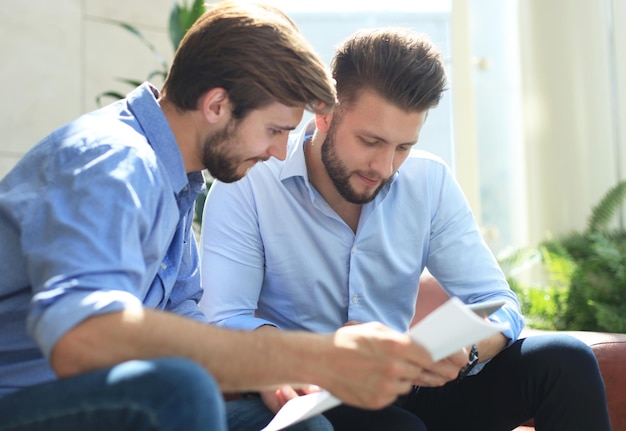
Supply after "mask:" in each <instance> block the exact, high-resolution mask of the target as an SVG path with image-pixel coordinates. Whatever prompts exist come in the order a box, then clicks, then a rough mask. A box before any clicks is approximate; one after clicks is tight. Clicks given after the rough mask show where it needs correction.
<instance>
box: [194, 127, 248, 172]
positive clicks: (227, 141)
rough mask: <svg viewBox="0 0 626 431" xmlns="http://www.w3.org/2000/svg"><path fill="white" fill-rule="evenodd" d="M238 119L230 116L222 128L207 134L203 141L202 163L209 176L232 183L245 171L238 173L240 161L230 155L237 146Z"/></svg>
mask: <svg viewBox="0 0 626 431" xmlns="http://www.w3.org/2000/svg"><path fill="white" fill-rule="evenodd" d="M238 125H239V121H238V120H235V119H233V118H231V119H230V120H229V121H228V124H226V126H225V127H224V128H223V129H222V130H219V131H217V132H215V133H214V134H213V135H210V136H208V137H207V138H206V139H205V141H204V146H203V149H204V152H203V154H202V164H203V165H204V167H205V168H207V170H208V171H209V173H210V174H211V176H212V177H213V178H215V179H218V180H220V181H222V182H224V183H232V182H235V181H238V180H240V179H241V178H243V176H244V175H245V173H243V174H242V173H238V172H237V168H238V167H239V163H240V161H239V160H237V159H236V158H235V157H234V156H232V154H231V153H232V152H233V151H232V150H233V148H235V147H236V146H237V143H236V138H237V133H236V130H237V126H238Z"/></svg>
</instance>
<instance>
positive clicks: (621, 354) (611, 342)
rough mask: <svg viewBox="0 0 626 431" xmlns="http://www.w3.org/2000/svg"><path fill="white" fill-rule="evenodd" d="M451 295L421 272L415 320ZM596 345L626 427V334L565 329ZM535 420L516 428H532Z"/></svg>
mask: <svg viewBox="0 0 626 431" xmlns="http://www.w3.org/2000/svg"><path fill="white" fill-rule="evenodd" d="M447 299H448V295H447V294H446V293H445V292H444V290H443V289H442V288H441V286H440V285H439V283H438V282H437V280H435V279H434V278H433V277H432V276H431V275H429V274H427V275H424V276H422V278H421V280H420V290H419V295H418V299H417V305H416V308H415V317H414V319H413V322H414V323H415V322H418V321H419V320H420V319H422V318H423V317H424V316H426V315H427V314H428V313H430V312H431V311H432V310H434V309H435V308H437V307H438V306H439V305H441V304H443V303H444V302H445V301H446V300H447ZM542 332H545V331H539V330H534V329H528V328H527V329H524V331H523V332H522V337H532V336H533V335H536V334H540V333H542ZM564 333H567V334H570V335H572V336H574V337H577V338H578V339H580V340H582V341H583V342H585V343H587V344H588V345H589V346H591V348H592V349H593V352H594V353H595V355H596V358H597V359H598V363H599V365H600V371H601V372H602V377H603V379H604V385H605V388H606V396H607V400H608V405H609V415H610V417H611V426H612V429H613V431H626V334H612V333H605V332H591V331H564ZM534 429H535V427H534V426H533V423H532V421H530V422H528V423H527V424H525V425H524V426H521V427H519V428H517V429H516V430H515V431H533V430H534Z"/></svg>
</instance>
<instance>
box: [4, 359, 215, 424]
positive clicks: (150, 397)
mask: <svg viewBox="0 0 626 431" xmlns="http://www.w3.org/2000/svg"><path fill="white" fill-rule="evenodd" d="M226 429H227V428H226V412H225V408H224V402H223V398H222V395H221V393H220V389H219V388H218V386H217V384H216V383H215V381H214V380H213V378H212V377H211V376H210V375H209V374H208V373H207V372H206V371H205V370H204V369H203V368H202V367H200V366H199V365H198V364H196V363H195V362H192V361H188V360H186V359H178V358H167V359H155V360H145V361H129V362H125V363H122V364H120V365H117V366H114V367H112V368H108V369H102V370H98V371H94V372H89V373H85V374H81V375H78V376H75V377H70V378H66V379H60V380H56V381H52V382H48V383H43V384H40V385H36V386H32V387H29V388H26V389H22V390H20V391H18V392H15V393H13V394H10V395H8V396H5V397H3V398H0V431H36V430H41V431H74V430H76V431H78V430H80V431H85V430H89V431H100V430H101V431H111V430H115V431H148V430H150V431H200V430H202V431H226Z"/></svg>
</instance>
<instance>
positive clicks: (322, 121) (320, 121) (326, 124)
mask: <svg viewBox="0 0 626 431" xmlns="http://www.w3.org/2000/svg"><path fill="white" fill-rule="evenodd" d="M332 121H333V113H332V112H329V113H328V114H315V127H316V128H317V130H319V131H321V132H323V133H328V129H329V128H330V123H331V122H332Z"/></svg>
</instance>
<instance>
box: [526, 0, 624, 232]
mask: <svg viewBox="0 0 626 431" xmlns="http://www.w3.org/2000/svg"><path fill="white" fill-rule="evenodd" d="M625 3H626V2H624V1H622V0H550V1H546V0H523V1H520V37H521V47H522V50H521V63H522V84H523V93H522V100H523V109H524V134H525V150H526V157H527V169H528V170H527V178H528V182H527V191H528V203H529V210H528V214H527V220H528V223H529V232H530V238H529V240H530V242H531V243H533V242H535V241H539V240H541V239H543V238H545V236H546V235H547V234H549V233H553V234H560V233H563V232H567V231H570V230H573V229H582V228H584V227H585V225H586V221H587V217H588V215H589V213H590V211H591V208H592V206H593V205H595V204H596V203H597V202H598V201H599V199H600V198H601V197H602V195H604V193H605V192H606V191H607V190H608V188H609V187H611V186H613V185H615V184H616V183H617V182H618V181H619V180H623V179H624V177H625V175H624V173H625V172H626V168H625V167H626V128H625V127H626V117H625V115H626V113H625V112H624V109H626V31H625V29H624V28H623V25H621V24H622V23H624V22H626V6H625ZM608 6H610V8H609V7H608ZM611 9H612V11H613V15H612V16H611V15H609V14H608V12H609V11H610V10H611ZM611 25H612V26H614V28H615V34H614V37H612V35H611V33H610V32H609V31H608V30H609V29H610V28H611ZM612 46H614V47H615V49H614V50H612V49H611V48H612ZM613 59H615V63H614V62H613V61H612V60H613ZM614 66H615V67H614ZM613 78H617V79H618V81H617V82H614V80H613ZM620 80H621V81H620ZM614 84H616V85H617V87H616V86H615V85H614Z"/></svg>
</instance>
